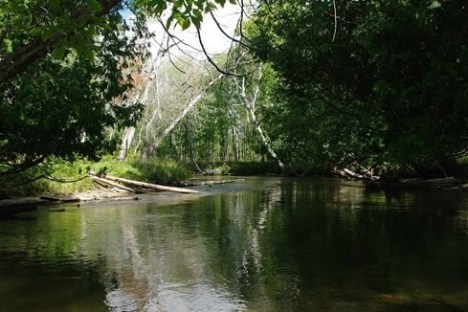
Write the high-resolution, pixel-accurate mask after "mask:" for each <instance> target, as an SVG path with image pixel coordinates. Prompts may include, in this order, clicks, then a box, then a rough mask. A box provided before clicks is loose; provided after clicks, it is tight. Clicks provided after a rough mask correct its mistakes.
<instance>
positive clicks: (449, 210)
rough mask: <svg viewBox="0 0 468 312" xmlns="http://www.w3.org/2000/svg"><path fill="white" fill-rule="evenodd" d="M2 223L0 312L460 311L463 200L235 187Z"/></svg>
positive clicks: (467, 276)
mask: <svg viewBox="0 0 468 312" xmlns="http://www.w3.org/2000/svg"><path fill="white" fill-rule="evenodd" d="M198 189H199V190H200V194H199V195H172V194H170V195H160V194H157V195H143V196H142V197H141V200H140V201H127V202H104V203H96V202H95V203H88V204H81V205H80V206H78V205H74V204H67V205H61V206H44V207H39V209H38V210H37V211H33V212H27V213H23V214H21V215H18V216H17V217H16V218H14V219H8V220H1V221H0V311H1V312H7V311H8V312H10V311H14V312H18V311H48V312H49V311H61V312H67V311H70V312H71V311H86V312H88V311H119V312H120V311H168V312H172V311H175V312H178V311H181V312H182V311H468V194H466V193H462V192H456V191H385V190H372V191H370V190H366V189H365V188H364V187H363V186H362V185H361V184H359V183H352V182H346V181H343V180H337V179H324V178H300V179H299V178H298V179H295V178H273V177H272V178H247V179H246V180H244V181H240V182H238V183H234V184H229V185H219V186H213V187H207V186H205V187H198Z"/></svg>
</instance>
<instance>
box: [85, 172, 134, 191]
mask: <svg viewBox="0 0 468 312" xmlns="http://www.w3.org/2000/svg"><path fill="white" fill-rule="evenodd" d="M90 178H91V179H93V181H95V182H98V183H99V184H105V185H107V186H113V187H116V188H118V189H121V190H124V191H127V192H130V193H138V191H136V190H134V189H132V188H130V187H127V186H125V185H122V184H119V183H116V182H114V181H111V180H109V179H105V178H101V177H98V176H94V175H92V176H90Z"/></svg>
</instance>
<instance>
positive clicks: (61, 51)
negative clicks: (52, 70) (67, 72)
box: [52, 45, 67, 60]
mask: <svg viewBox="0 0 468 312" xmlns="http://www.w3.org/2000/svg"><path fill="white" fill-rule="evenodd" d="M66 51H67V48H66V47H65V46H64V45H59V46H58V47H56V48H55V49H54V51H53V52H52V58H53V59H54V60H61V59H63V57H64V56H65V52H66Z"/></svg>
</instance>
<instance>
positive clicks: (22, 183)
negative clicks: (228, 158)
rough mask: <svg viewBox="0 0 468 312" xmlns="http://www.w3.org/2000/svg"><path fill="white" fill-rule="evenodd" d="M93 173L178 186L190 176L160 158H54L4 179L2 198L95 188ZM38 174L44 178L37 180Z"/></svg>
mask: <svg viewBox="0 0 468 312" xmlns="http://www.w3.org/2000/svg"><path fill="white" fill-rule="evenodd" d="M89 172H96V173H103V174H108V175H114V176H118V177H122V178H127V179H133V180H138V181H143V182H148V183H156V184H164V185H178V184H180V182H181V181H183V180H186V179H188V178H189V176H190V171H189V169H188V168H187V167H186V166H183V165H180V164H177V163H175V162H171V161H160V160H158V159H149V160H138V159H128V160H123V161H120V160H117V159H115V158H112V157H110V156H109V157H104V158H103V159H102V160H101V161H98V162H91V161H88V160H84V159H77V160H75V161H73V162H69V161H64V160H57V159H53V160H50V161H48V162H47V163H46V164H43V165H41V166H38V167H35V168H31V169H29V170H27V171H26V172H24V173H22V174H21V175H17V176H14V177H12V178H11V179H9V180H8V181H3V183H1V184H0V197H2V196H1V195H2V194H3V196H31V195H38V194H46V193H50V194H73V193H77V192H84V191H90V190H94V189H95V188H96V186H95V184H94V183H93V182H92V180H91V179H89V178H88V177H87V176H88V173H89ZM37 177H41V178H40V179H37V180H36V178H37ZM31 180H34V181H32V182H31Z"/></svg>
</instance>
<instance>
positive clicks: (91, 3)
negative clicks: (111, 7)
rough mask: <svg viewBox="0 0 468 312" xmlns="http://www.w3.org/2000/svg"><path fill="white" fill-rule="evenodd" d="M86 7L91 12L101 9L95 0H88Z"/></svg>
mask: <svg viewBox="0 0 468 312" xmlns="http://www.w3.org/2000/svg"><path fill="white" fill-rule="evenodd" d="M88 8H89V9H90V10H91V11H92V12H99V11H101V10H102V6H101V4H100V3H99V2H98V1H97V0H88Z"/></svg>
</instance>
